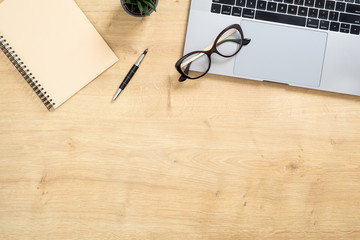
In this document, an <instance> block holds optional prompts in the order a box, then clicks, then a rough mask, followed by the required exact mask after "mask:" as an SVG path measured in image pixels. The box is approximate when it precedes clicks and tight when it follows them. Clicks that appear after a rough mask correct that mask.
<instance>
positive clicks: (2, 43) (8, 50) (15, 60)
mask: <svg viewBox="0 0 360 240" xmlns="http://www.w3.org/2000/svg"><path fill="white" fill-rule="evenodd" d="M0 49H1V50H2V51H3V52H4V53H5V56H6V57H7V58H8V59H9V60H10V62H11V63H12V64H13V65H14V66H15V68H16V69H17V70H18V71H19V73H20V74H21V76H22V77H23V78H24V79H25V80H26V82H27V83H28V84H29V85H30V87H31V88H32V89H33V91H34V92H35V93H36V95H38V97H39V98H40V100H41V101H42V102H43V103H44V105H45V107H46V108H47V109H48V110H49V111H50V110H51V109H52V108H53V106H54V105H55V103H54V102H53V101H52V99H50V96H49V95H47V93H46V92H45V91H44V88H42V87H41V84H39V82H38V81H37V80H35V77H34V76H33V75H32V73H31V72H30V70H29V69H28V68H27V67H26V65H25V64H24V62H22V61H21V58H19V57H18V55H17V54H16V53H15V51H14V50H12V47H11V46H10V44H9V43H8V42H7V41H6V39H5V38H4V36H2V35H1V34H0Z"/></svg>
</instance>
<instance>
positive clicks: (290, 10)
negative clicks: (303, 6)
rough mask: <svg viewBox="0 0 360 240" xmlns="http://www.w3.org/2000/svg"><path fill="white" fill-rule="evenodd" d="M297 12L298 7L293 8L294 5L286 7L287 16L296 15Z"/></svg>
mask: <svg viewBox="0 0 360 240" xmlns="http://www.w3.org/2000/svg"><path fill="white" fill-rule="evenodd" d="M297 10H298V6H295V5H289V6H288V13H289V14H293V15H296V13H297Z"/></svg>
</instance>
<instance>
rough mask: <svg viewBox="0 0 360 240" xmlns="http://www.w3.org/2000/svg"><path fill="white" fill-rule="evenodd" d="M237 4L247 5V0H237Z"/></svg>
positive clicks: (240, 5)
mask: <svg viewBox="0 0 360 240" xmlns="http://www.w3.org/2000/svg"><path fill="white" fill-rule="evenodd" d="M236 6H239V7H245V0H236Z"/></svg>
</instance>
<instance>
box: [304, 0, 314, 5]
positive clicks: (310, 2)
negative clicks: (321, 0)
mask: <svg viewBox="0 0 360 240" xmlns="http://www.w3.org/2000/svg"><path fill="white" fill-rule="evenodd" d="M314 3H315V1H314V0H305V6H307V7H313V6H314Z"/></svg>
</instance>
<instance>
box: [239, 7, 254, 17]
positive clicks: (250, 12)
mask: <svg viewBox="0 0 360 240" xmlns="http://www.w3.org/2000/svg"><path fill="white" fill-rule="evenodd" d="M254 15H255V10H254V9H249V8H244V9H243V14H242V16H243V17H246V18H254Z"/></svg>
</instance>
